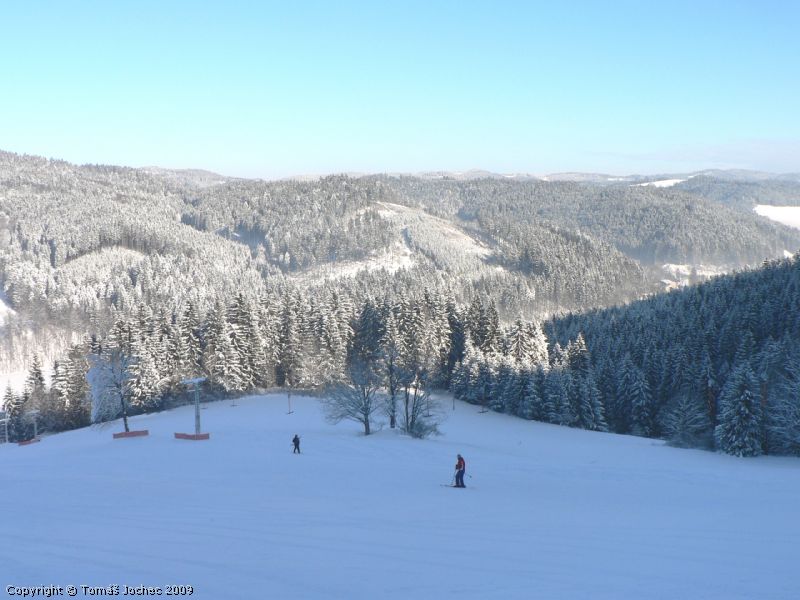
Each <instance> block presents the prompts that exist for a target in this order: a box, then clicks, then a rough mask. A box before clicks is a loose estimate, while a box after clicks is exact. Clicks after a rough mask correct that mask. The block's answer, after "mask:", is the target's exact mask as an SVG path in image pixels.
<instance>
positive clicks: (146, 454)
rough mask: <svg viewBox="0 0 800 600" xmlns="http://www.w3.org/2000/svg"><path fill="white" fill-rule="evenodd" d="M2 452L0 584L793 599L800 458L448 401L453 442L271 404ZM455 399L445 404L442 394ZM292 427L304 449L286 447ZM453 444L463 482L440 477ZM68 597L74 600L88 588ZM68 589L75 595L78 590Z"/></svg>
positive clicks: (224, 406)
mask: <svg viewBox="0 0 800 600" xmlns="http://www.w3.org/2000/svg"><path fill="white" fill-rule="evenodd" d="M237 404H238V406H236V407H232V406H231V405H230V402H229V401H226V402H218V403H215V404H212V405H209V406H208V409H207V410H204V411H203V412H202V417H203V424H204V429H207V430H208V431H210V432H211V435H212V438H211V440H210V441H206V442H190V441H178V440H174V439H172V433H173V432H175V431H187V430H189V431H191V430H192V427H193V409H192V408H191V407H183V408H180V409H177V410H175V411H172V412H169V413H162V414H159V415H150V416H144V417H137V418H135V419H134V420H133V424H134V426H135V427H142V428H148V429H149V430H150V434H151V435H150V436H149V437H146V438H138V439H126V440H112V438H111V433H112V431H116V430H119V426H113V427H111V428H106V429H104V430H97V429H86V430H82V431H75V432H68V433H64V434H59V435H54V436H50V437H46V438H45V439H44V440H43V441H42V442H41V443H39V444H33V445H31V446H25V447H18V446H11V445H4V446H0V464H2V465H3V486H2V490H3V493H2V494H0V510H2V514H3V515H4V516H5V518H4V521H3V527H2V532H3V533H2V535H3V542H2V543H0V575H2V577H0V580H2V581H0V583H2V584H3V585H2V588H0V589H2V590H5V589H6V586H7V585H18V586H19V585H28V586H32V585H51V584H52V585H62V586H66V585H68V584H72V585H76V586H80V585H81V584H85V585H96V586H101V585H103V586H105V585H113V584H117V585H123V584H125V585H130V586H134V585H148V586H162V587H163V586H166V585H170V584H188V585H192V586H193V587H194V590H195V593H194V595H193V597H194V598H201V599H205V598H209V599H221V600H222V599H224V600H228V599H238V598H247V599H250V598H253V599H257V598H258V599H260V598H284V599H285V598H304V599H309V598H312V599H313V598H325V599H327V598H348V599H351V598H398V599H399V598H402V599H404V600H405V599H409V598H451V597H452V598H455V597H459V598H475V599H492V598H503V599H507V598H511V599H516V598H519V599H523V598H524V599H531V598H542V599H571V598H581V599H586V598H592V599H614V600H619V599H626V598H631V599H637V600H638V599H642V598H648V599H650V598H664V599H667V598H668V599H676V598H698V599H700V598H702V599H704V600H713V599H726V600H730V599H734V598H742V599H744V598H748V599H754V598H758V599H779V598H787V599H788V598H797V594H798V590H800V572H799V571H798V568H797V565H798V562H800V548H799V547H798V543H797V542H798V540H800V520H798V518H797V498H798V494H799V493H800V478H798V477H797V473H798V467H800V462H798V461H797V460H796V459H791V458H772V457H762V458H758V459H749V460H743V459H736V458H733V457H729V456H724V455H717V454H712V453H707V452H701V451H690V450H678V449H673V448H669V447H666V446H664V445H663V444H662V443H660V442H657V441H653V440H648V439H643V438H634V437H627V436H617V435H610V434H598V433H591V432H586V431H579V430H572V429H567V428H560V427H556V426H550V425H545V424H541V423H532V422H525V421H522V420H519V419H515V418H511V417H506V416H503V415H497V414H493V413H487V414H478V413H477V409H476V408H475V407H473V406H468V405H464V404H460V403H459V404H458V405H457V408H456V410H455V412H450V411H449V410H448V412H449V418H448V420H447V421H446V422H445V424H444V426H443V431H444V435H442V436H440V437H438V438H434V439H431V440H425V441H419V440H411V439H408V438H405V437H402V436H399V435H396V434H395V433H394V432H392V431H390V430H387V429H384V430H383V431H380V432H378V433H377V434H375V435H373V436H370V437H366V438H365V437H363V436H361V435H359V433H358V426H357V425H355V424H350V423H343V424H341V425H338V426H332V425H329V424H327V423H325V421H324V420H323V419H322V418H321V415H320V411H319V408H318V404H317V402H316V401H315V400H312V399H305V398H295V399H293V405H294V409H295V412H294V413H293V414H291V415H287V414H286V406H287V405H286V398H285V396H281V395H273V396H266V397H252V398H247V399H243V400H239V401H238V402H237ZM445 406H446V407H447V408H448V409H449V401H447V403H446V404H445ZM295 433H299V434H300V436H301V437H302V440H303V441H302V449H303V454H302V455H292V453H291V449H290V440H291V437H292V435H294V434H295ZM457 452H461V453H462V454H463V455H464V457H465V458H466V460H467V473H468V474H471V475H472V477H471V478H469V477H468V478H467V480H466V483H467V486H468V488H467V489H464V490H459V489H451V488H449V487H444V486H443V485H442V484H447V483H449V482H450V478H451V475H452V466H453V464H454V463H455V456H456V453H457ZM79 594H80V592H79ZM78 597H83V596H82V595H79V596H78Z"/></svg>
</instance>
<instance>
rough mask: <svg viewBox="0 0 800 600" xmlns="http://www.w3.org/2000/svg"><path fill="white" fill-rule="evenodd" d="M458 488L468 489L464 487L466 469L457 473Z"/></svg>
mask: <svg viewBox="0 0 800 600" xmlns="http://www.w3.org/2000/svg"><path fill="white" fill-rule="evenodd" d="M456 487H467V486H465V485H464V469H459V470H458V471H456Z"/></svg>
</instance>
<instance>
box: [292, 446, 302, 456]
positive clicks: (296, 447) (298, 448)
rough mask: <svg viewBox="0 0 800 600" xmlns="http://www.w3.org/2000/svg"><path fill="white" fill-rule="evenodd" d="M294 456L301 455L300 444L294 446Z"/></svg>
mask: <svg viewBox="0 0 800 600" xmlns="http://www.w3.org/2000/svg"><path fill="white" fill-rule="evenodd" d="M292 454H300V444H295V445H294V450H292Z"/></svg>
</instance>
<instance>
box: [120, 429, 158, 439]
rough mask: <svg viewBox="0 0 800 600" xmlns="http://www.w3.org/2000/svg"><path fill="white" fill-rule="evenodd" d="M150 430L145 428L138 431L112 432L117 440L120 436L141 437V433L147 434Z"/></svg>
mask: <svg viewBox="0 0 800 600" xmlns="http://www.w3.org/2000/svg"><path fill="white" fill-rule="evenodd" d="M149 433H150V432H149V431H148V430H147V429H140V430H138V431H120V432H119V433H115V434H114V439H115V440H118V439H120V438H130V437H141V436H143V435H148V434H149Z"/></svg>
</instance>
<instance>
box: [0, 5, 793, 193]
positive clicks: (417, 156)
mask: <svg viewBox="0 0 800 600" xmlns="http://www.w3.org/2000/svg"><path fill="white" fill-rule="evenodd" d="M799 30H800V3H798V2H769V1H766V2H755V1H753V2H736V1H726V2H699V1H696V2H686V3H684V2H664V3H658V4H657V3H655V2H647V1H640V2H601V1H597V2H542V3H537V2H464V1H462V2H432V1H431V2H416V1H404V2H396V3H388V2H363V3H358V2H296V3H295V2H276V3H271V2H233V1H231V2H218V3H210V2H207V3H203V2H179V1H171V2H167V1H164V2H149V1H137V2H105V1H102V2H101V1H97V2H43V1H39V2H35V1H30V2H11V1H7V2H3V3H2V4H1V5H0V56H2V59H1V60H2V62H0V65H2V67H1V70H0V149H4V150H9V151H13V152H20V153H22V152H25V153H30V154H39V155H44V156H49V157H54V158H64V159H67V160H70V161H73V162H78V163H84V162H92V163H113V164H123V165H131V166H144V165H160V166H165V167H196V168H205V169H210V170H214V171H218V172H221V173H225V174H229V175H239V176H250V177H265V178H272V177H282V176H287V175H293V174H308V173H330V172H342V171H358V172H377V171H391V172H396V171H403V172H408V171H421V170H440V169H441V170H454V171H461V170H466V169H470V168H481V169H489V170H493V171H500V172H530V173H539V174H541V173H547V172H554V171H567V170H570V171H572V170H574V171H599V172H614V173H648V174H649V173H659V172H669V171H681V170H696V169H702V168H708V167H722V168H753V169H764V170H771V171H781V172H786V171H800V115H798V107H800V34H798V31H799Z"/></svg>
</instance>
